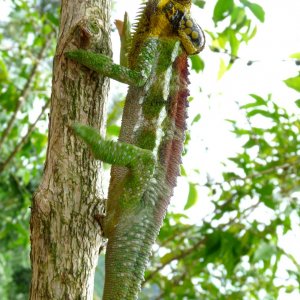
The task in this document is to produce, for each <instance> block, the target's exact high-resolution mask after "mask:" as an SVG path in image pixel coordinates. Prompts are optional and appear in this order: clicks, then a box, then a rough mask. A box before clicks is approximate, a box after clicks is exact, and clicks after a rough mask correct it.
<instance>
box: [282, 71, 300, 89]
mask: <svg viewBox="0 0 300 300" xmlns="http://www.w3.org/2000/svg"><path fill="white" fill-rule="evenodd" d="M284 83H285V84H286V85H287V86H288V87H290V88H291V89H294V90H296V91H297V92H300V76H299V75H298V76H296V77H291V78H288V79H286V80H284Z"/></svg>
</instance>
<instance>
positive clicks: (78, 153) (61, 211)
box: [30, 0, 111, 300]
mask: <svg viewBox="0 0 300 300" xmlns="http://www.w3.org/2000/svg"><path fill="white" fill-rule="evenodd" d="M109 8H110V0H89V1H79V0H74V1H62V11H61V20H60V32H59V38H58V45H57V49H56V55H55V58H54V67H53V86H52V96H51V112H50V124H49V142H48V149H47V158H46V163H45V170H44V175H43V178H42V182H41V184H40V186H39V189H38V191H37V192H36V194H35V196H34V198H33V204H32V215H31V221H30V225H31V264H32V272H33V274H32V282H31V290H30V299H38V300H42V299H47V300H50V299H55V300H59V299H64V300H66V299H92V296H93V288H94V271H95V267H96V264H97V260H98V254H99V248H100V246H101V244H102V242H103V240H102V237H101V231H100V227H99V225H98V224H97V222H96V221H95V218H94V215H95V214H96V213H99V211H101V210H102V209H103V204H102V202H101V201H100V197H99V183H101V180H100V175H99V163H98V162H96V161H95V160H94V159H93V158H92V157H91V155H90V152H89V151H88V150H87V148H86V147H85V146H84V145H83V143H81V142H80V141H79V139H77V138H76V137H75V136H74V134H73V132H72V130H71V128H70V125H72V124H73V123H74V122H79V123H85V124H89V125H90V126H93V127H96V128H99V130H100V131H102V132H103V131H104V125H105V99H106V95H107V91H108V85H109V81H108V79H107V78H103V77H102V76H99V75H98V74H96V73H95V72H92V71H90V70H88V69H87V68H85V67H83V66H81V65H78V64H75V63H74V62H72V61H70V60H67V59H66V58H65V56H64V51H66V50H71V49H75V48H85V49H89V50H91V51H94V52H101V53H104V54H106V55H110V54H111V52H110V40H109ZM97 183H98V185H97Z"/></svg>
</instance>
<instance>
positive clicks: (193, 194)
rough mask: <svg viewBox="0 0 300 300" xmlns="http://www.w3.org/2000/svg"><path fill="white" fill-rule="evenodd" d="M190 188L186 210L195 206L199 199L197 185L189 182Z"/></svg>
mask: <svg viewBox="0 0 300 300" xmlns="http://www.w3.org/2000/svg"><path fill="white" fill-rule="evenodd" d="M189 186H190V189H189V195H188V199H187V202H186V204H185V207H184V210H187V209H189V208H191V207H192V206H194V205H195V204H196V203H197V200H198V192H197V189H196V185H195V184H194V183H191V182H190V183H189Z"/></svg>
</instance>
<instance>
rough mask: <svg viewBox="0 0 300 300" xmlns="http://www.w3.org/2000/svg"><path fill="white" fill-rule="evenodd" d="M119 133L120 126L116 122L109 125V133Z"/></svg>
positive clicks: (115, 134) (114, 134)
mask: <svg viewBox="0 0 300 300" xmlns="http://www.w3.org/2000/svg"><path fill="white" fill-rule="evenodd" d="M119 133H120V126H118V125H115V124H114V125H110V126H108V127H107V134H109V135H112V136H119Z"/></svg>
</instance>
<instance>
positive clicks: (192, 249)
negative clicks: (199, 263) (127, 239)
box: [142, 237, 206, 286]
mask: <svg viewBox="0 0 300 300" xmlns="http://www.w3.org/2000/svg"><path fill="white" fill-rule="evenodd" d="M205 240H206V238H205V237H204V238H203V239H199V240H198V241H197V243H196V244H194V245H193V246H192V247H190V248H188V249H186V250H185V251H181V252H180V253H178V254H177V255H175V256H173V257H171V258H170V259H168V260H167V261H165V262H164V263H163V264H161V265H160V266H158V267H157V268H156V269H155V270H154V271H153V272H151V273H150V274H149V275H148V276H147V277H146V278H145V280H144V282H143V283H142V286H144V285H145V283H146V282H147V281H149V280H151V279H152V278H153V277H154V275H156V274H157V273H158V272H159V271H160V270H162V269H163V268H164V267H165V266H166V265H168V264H170V263H171V262H172V261H174V260H180V259H182V258H184V257H186V256H188V255H190V254H191V253H193V252H194V251H195V249H197V248H198V247H199V246H200V245H201V244H204V242H205Z"/></svg>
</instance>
